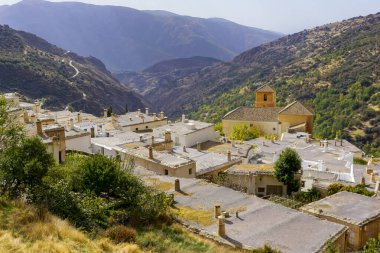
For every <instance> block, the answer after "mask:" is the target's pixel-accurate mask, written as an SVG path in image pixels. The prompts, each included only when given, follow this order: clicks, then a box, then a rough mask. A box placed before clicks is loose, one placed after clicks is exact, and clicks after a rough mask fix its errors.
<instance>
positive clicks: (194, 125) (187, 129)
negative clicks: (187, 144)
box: [153, 120, 214, 135]
mask: <svg viewBox="0 0 380 253" xmlns="http://www.w3.org/2000/svg"><path fill="white" fill-rule="evenodd" d="M212 126H214V124H212V123H207V122H201V121H196V120H188V121H186V122H182V121H181V122H176V123H171V124H169V125H165V126H160V127H157V128H155V129H153V132H160V133H162V132H166V131H170V132H171V133H173V134H178V135H186V134H191V133H194V132H197V131H200V130H203V129H206V128H209V127H212Z"/></svg>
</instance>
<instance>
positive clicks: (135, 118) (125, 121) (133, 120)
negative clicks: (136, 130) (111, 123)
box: [116, 112, 167, 127]
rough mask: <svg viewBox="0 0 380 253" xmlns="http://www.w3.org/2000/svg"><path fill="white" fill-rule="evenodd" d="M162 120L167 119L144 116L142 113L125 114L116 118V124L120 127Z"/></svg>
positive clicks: (150, 115) (151, 115)
mask: <svg viewBox="0 0 380 253" xmlns="http://www.w3.org/2000/svg"><path fill="white" fill-rule="evenodd" d="M162 120H167V118H164V119H160V118H158V117H157V116H154V115H153V114H145V113H142V112H140V113H139V112H128V113H126V114H123V115H117V116H116V122H117V123H118V124H119V125H120V126H122V127H126V126H133V125H136V124H143V123H150V122H154V121H162Z"/></svg>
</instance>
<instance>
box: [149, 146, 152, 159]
mask: <svg viewBox="0 0 380 253" xmlns="http://www.w3.org/2000/svg"><path fill="white" fill-rule="evenodd" d="M149 159H153V147H152V146H149Z"/></svg>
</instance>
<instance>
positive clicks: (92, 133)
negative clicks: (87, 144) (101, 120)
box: [91, 127, 95, 138]
mask: <svg viewBox="0 0 380 253" xmlns="http://www.w3.org/2000/svg"><path fill="white" fill-rule="evenodd" d="M94 137H95V128H94V127H91V138H94Z"/></svg>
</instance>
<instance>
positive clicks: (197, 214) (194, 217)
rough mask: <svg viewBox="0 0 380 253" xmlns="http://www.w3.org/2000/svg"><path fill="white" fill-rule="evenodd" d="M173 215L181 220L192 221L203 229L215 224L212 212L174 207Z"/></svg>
mask: <svg viewBox="0 0 380 253" xmlns="http://www.w3.org/2000/svg"><path fill="white" fill-rule="evenodd" d="M174 214H175V215H176V216H177V217H178V218H180V219H182V220H185V221H192V222H195V223H197V224H199V225H202V226H205V227H207V226H210V225H212V224H214V223H215V218H214V211H213V210H195V209H192V208H190V207H185V206H176V208H175V209H174Z"/></svg>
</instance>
